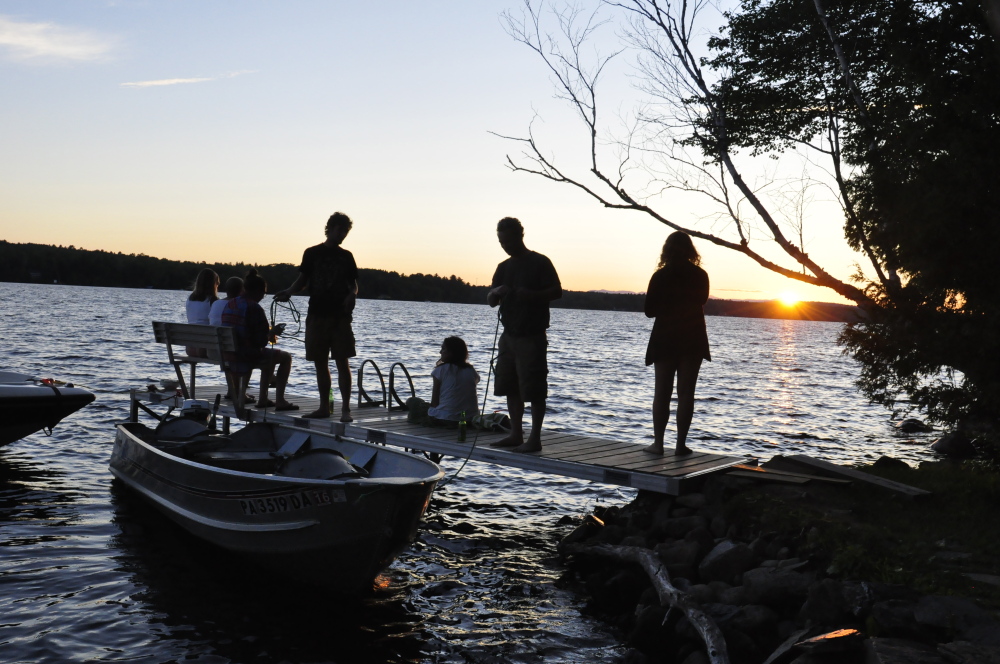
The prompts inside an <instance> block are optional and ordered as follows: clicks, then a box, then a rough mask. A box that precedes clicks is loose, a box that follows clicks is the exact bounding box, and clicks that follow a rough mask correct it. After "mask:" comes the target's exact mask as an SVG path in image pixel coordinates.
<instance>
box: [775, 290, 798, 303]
mask: <svg viewBox="0 0 1000 664" xmlns="http://www.w3.org/2000/svg"><path fill="white" fill-rule="evenodd" d="M778 301H779V302H781V303H782V304H783V305H785V306H786V307H794V306H795V305H796V304H798V303H799V302H801V301H802V298H801V297H799V295H798V293H793V292H792V291H785V292H784V293H782V294H781V295H779V296H778Z"/></svg>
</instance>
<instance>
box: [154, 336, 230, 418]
mask: <svg viewBox="0 0 1000 664" xmlns="http://www.w3.org/2000/svg"><path fill="white" fill-rule="evenodd" d="M153 335H154V336H155V337H156V341H157V342H158V343H161V344H166V345H167V356H168V357H169V358H170V364H172V365H173V366H174V370H175V371H176V372H177V381H178V382H179V383H180V387H181V393H182V394H183V395H184V398H185V399H194V398H196V397H195V387H196V385H195V380H196V377H197V367H198V365H199V364H214V365H217V366H219V367H221V368H222V369H223V370H225V369H228V368H229V363H228V362H227V361H226V359H225V357H226V355H225V354H226V353H227V352H229V353H233V352H236V335H235V334H234V329H233V328H231V327H216V326H215V325H193V324H191V323H164V322H160V321H153ZM174 346H179V347H180V348H179V352H175V351H174ZM195 348H197V349H201V350H204V351H205V354H206V355H207V357H198V356H194V355H189V354H188V352H189V351H188V349H195ZM184 364H187V365H189V366H190V367H191V390H190V392H189V391H188V384H187V382H186V381H185V380H184V372H183V371H182V370H181V365H184Z"/></svg>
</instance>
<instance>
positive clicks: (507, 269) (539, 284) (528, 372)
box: [486, 217, 562, 452]
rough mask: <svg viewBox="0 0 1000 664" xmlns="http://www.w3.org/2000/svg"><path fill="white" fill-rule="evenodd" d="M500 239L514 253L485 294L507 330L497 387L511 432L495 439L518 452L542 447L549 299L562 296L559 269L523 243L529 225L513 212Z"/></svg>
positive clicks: (499, 231)
mask: <svg viewBox="0 0 1000 664" xmlns="http://www.w3.org/2000/svg"><path fill="white" fill-rule="evenodd" d="M497 239H498V240H499V242H500V246H501V247H502V248H503V250H504V251H505V252H506V253H507V255H508V256H510V258H508V259H507V260H505V261H503V262H502V263H500V265H498V266H497V270H496V273H494V275H493V284H492V286H491V288H490V291H489V293H488V294H487V295H486V303H487V304H489V305H490V306H491V307H495V306H497V305H500V320H501V322H502V323H503V334H502V335H500V343H499V348H498V354H497V361H496V385H495V387H494V391H493V393H494V394H495V395H496V396H505V397H507V410H508V412H509V413H510V422H511V431H510V435H509V436H507V437H506V438H504V439H503V440H499V441H497V442H495V443H491V444H490V445H491V446H492V447H512V448H514V451H515V452H539V451H541V449H542V438H541V435H542V421H543V420H544V419H545V399H546V397H548V382H547V376H548V373H549V368H548V360H547V357H546V353H547V352H548V345H549V344H548V339H547V337H546V332H545V331H546V330H547V329H548V327H549V302H551V301H553V300H557V299H559V298H560V297H562V284H560V282H559V275H558V274H556V269H555V267H553V265H552V261H550V260H549V259H548V258H547V257H545V256H543V255H542V254H540V253H538V252H535V251H531V250H529V249H528V248H527V247H526V246H524V227H523V226H521V222H520V221H518V220H517V219H515V218H513V217H504V218H503V219H501V220H500V222H499V223H498V224H497ZM525 403H530V404H531V433H530V434H528V439H527V440H524V432H523V431H522V430H521V423H522V420H523V418H524V404H525Z"/></svg>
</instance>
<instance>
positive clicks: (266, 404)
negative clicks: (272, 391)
mask: <svg viewBox="0 0 1000 664" xmlns="http://www.w3.org/2000/svg"><path fill="white" fill-rule="evenodd" d="M254 407H255V408H274V402H273V401H271V400H270V399H268V400H267V401H265V402H264V403H263V404H259V403H258V404H255V405H254Z"/></svg>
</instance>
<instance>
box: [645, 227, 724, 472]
mask: <svg viewBox="0 0 1000 664" xmlns="http://www.w3.org/2000/svg"><path fill="white" fill-rule="evenodd" d="M700 264H701V256H699V255H698V251H697V250H696V249H695V248H694V244H693V243H692V242H691V236H689V235H688V234H687V233H684V232H682V231H676V232H674V233H671V234H670V235H669V236H668V237H667V241H666V242H664V243H663V251H662V253H661V254H660V264H659V266H658V268H657V270H656V272H654V273H653V278H652V279H650V280H649V288H648V289H646V302H645V307H644V309H645V312H646V317H647V318H655V319H656V320H655V321H654V322H653V332H652V334H650V335H649V346H647V348H646V366H649V365H650V364H652V365H653V369H654V370H655V372H656V383H655V387H654V391H653V443H652V444H651V445H650V446H649V447H647V448H645V451H646V452H649V453H651V454H663V433H664V431H665V430H666V428H667V422H668V421H669V420H670V396H671V394H672V393H673V390H674V375H676V376H677V447H676V448H675V450H674V454H676V455H681V454H690V453H691V450H690V449H688V447H687V446H686V445H685V441H686V440H687V433H688V429H689V428H690V427H691V417H692V416H693V415H694V386H695V383H697V382H698V371H699V370H700V369H701V361H702V360H708V361H709V362H711V361H712V356H711V354H710V353H709V352H708V333H707V332H706V331H705V311H704V306H705V303H706V302H707V301H708V274H706V273H705V271H704V270H703V269H701V267H699V265H700Z"/></svg>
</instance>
